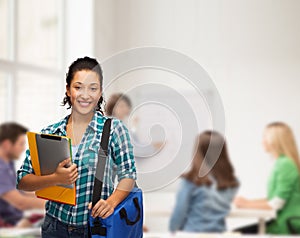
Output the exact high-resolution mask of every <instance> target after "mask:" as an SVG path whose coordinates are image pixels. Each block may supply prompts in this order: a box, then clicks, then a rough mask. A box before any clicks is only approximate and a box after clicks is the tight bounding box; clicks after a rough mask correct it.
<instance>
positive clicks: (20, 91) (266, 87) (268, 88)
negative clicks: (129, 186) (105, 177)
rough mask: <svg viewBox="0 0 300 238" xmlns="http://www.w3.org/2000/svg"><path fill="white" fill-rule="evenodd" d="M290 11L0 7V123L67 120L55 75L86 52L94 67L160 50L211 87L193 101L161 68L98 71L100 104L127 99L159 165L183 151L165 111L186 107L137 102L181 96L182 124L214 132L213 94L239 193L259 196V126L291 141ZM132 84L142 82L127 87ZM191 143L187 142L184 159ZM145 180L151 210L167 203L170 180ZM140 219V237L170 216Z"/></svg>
mask: <svg viewBox="0 0 300 238" xmlns="http://www.w3.org/2000/svg"><path fill="white" fill-rule="evenodd" d="M299 11H300V2H299V1H298V0H287V1H282V0H272V1H271V0H263V1H261V0H245V1H239V0H210V1H207V0H185V1H180V0H165V1H159V0H152V1H137V0H126V1H117V0H110V1H105V0H84V1H83V0H61V1H60V0H44V1H38V0H26V1H25V0H0V105H1V106H0V122H5V121H17V122H19V123H21V124H23V125H25V126H26V127H28V128H30V130H31V131H39V130H40V129H41V128H43V127H44V126H45V125H48V124H50V123H52V122H55V121H57V120H58V119H60V118H61V117H62V116H64V115H66V114H67V113H68V111H67V110H66V108H64V107H61V106H60V104H61V101H62V99H63V96H64V92H65V73H66V71H67V66H68V65H70V63H71V62H72V61H74V60H75V59H77V58H79V57H83V56H85V55H88V56H92V57H96V58H97V59H98V60H99V62H100V63H101V62H103V61H105V60H107V59H109V58H110V57H112V56H113V55H116V54H118V53H120V52H123V51H126V50H129V49H134V48H142V47H158V48H166V49H170V50H172V51H176V52H180V53H181V54H183V55H186V56H187V57H189V58H191V59H193V60H194V61H196V62H197V63H198V64H199V65H200V66H201V67H202V68H203V69H204V70H205V71H206V72H207V74H208V75H209V77H210V78H211V80H212V81H213V83H214V84H215V87H216V89H217V91H215V90H212V89H211V88H204V89H203V91H202V92H201V95H202V97H200V96H199V94H198V93H197V92H195V90H194V89H191V87H190V86H189V84H187V83H186V80H185V79H183V78H182V77H180V75H178V74H175V73H173V72H168V71H166V70H160V69H155V68H144V69H137V70H133V71H130V72H127V73H126V74H123V75H120V76H118V78H117V79H111V78H105V68H104V69H103V70H104V82H105V85H107V87H108V86H110V87H109V90H108V92H107V94H106V95H104V97H105V98H106V99H107V98H108V97H109V96H110V95H111V94H113V93H115V92H124V93H126V94H127V95H128V96H130V98H131V100H132V101H133V108H135V109H136V110H135V111H134V113H135V114H134V116H136V117H138V118H139V120H138V123H139V124H138V125H139V127H138V129H139V131H138V133H139V135H140V137H141V138H142V140H143V141H144V142H145V143H147V142H149V140H151V139H152V140H154V141H155V140H161V138H163V140H165V142H166V143H165V146H164V147H163V148H162V151H161V153H159V154H157V155H156V158H157V160H156V161H160V162H157V166H156V167H155V166H154V169H158V168H160V167H161V166H167V162H166V161H169V160H172V158H173V157H174V155H175V154H176V149H177V148H178V146H179V147H180V146H182V145H183V144H182V143H183V142H182V141H180V140H179V139H178V138H179V137H180V135H181V131H180V130H185V131H188V130H189V129H191V128H192V127H191V128H189V127H187V128H182V127H181V126H180V123H179V122H180V120H179V122H178V120H177V119H175V117H174V118H173V116H172V115H173V114H172V115H171V116H170V114H169V113H170V112H171V111H172V110H175V111H176V110H179V111H180V110H181V109H182V110H184V108H180V107H181V106H182V105H181V104H180V103H179V104H178V108H171V109H172V110H171V109H168V108H167V107H162V106H161V105H158V106H157V107H155V103H153V104H150V105H149V107H147V105H144V106H143V103H144V102H145V100H146V99H147V98H148V97H149V98H155V99H156V100H157V102H159V101H161V100H163V101H168V100H169V101H170V102H171V101H176V100H178V98H177V96H178V95H179V96H182V95H183V96H185V97H186V100H187V101H188V102H189V104H190V105H191V107H192V108H193V109H194V114H193V115H186V117H191V118H196V120H197V122H198V124H197V126H198V131H197V133H200V132H201V131H203V130H205V129H210V128H211V127H212V124H211V119H210V110H214V109H213V108H208V107H207V104H205V100H207V98H209V100H213V99H214V97H216V96H220V98H221V99H222V104H223V107H224V112H225V114H224V115H225V136H226V140H227V143H228V149H229V154H230V158H231V160H232V162H233V165H234V167H235V170H236V175H237V177H238V178H239V180H240V182H241V187H240V189H239V194H240V195H243V196H246V197H250V198H257V197H264V196H265V195H266V183H267V178H268V174H269V171H270V169H271V166H272V159H271V158H270V156H269V155H268V154H266V153H265V152H264V150H263V147H262V133H263V129H264V127H265V125H266V124H268V123H269V122H272V121H284V122H286V123H287V124H289V125H290V126H291V128H292V129H293V131H294V133H295V136H296V140H297V141H298V142H299V141H300V113H299V112H298V108H299V105H298V104H299V103H298V102H299V100H300V93H299V89H300V80H299V78H300V47H299V42H300V31H299V21H300V15H299ZM199 80H201V79H200V78H199ZM141 83H145V84H146V86H145V87H143V88H141V90H137V85H138V84H141ZM151 83H152V84H153V83H155V84H156V85H160V84H161V85H167V86H168V85H170V87H172V89H174V90H175V91H176V92H177V95H175V96H173V95H168V93H166V92H167V91H164V87H161V88H160V87H149V88H147V84H151ZM216 94H217V95H216ZM46 95H47V96H46ZM203 95H204V96H203ZM172 105H173V104H172ZM182 107H183V106H182ZM170 118H171V119H170ZM157 125H158V127H155V126H157ZM153 127H154V129H153ZM151 128H152V129H153V130H152V132H151ZM155 128H156V129H155ZM150 132H151V133H150ZM149 135H150V138H149ZM151 137H152V138H151ZM157 138H158V139H157ZM192 139H193V138H192ZM192 141H193V140H192ZM192 147H193V145H191V144H189V145H187V146H186V149H185V152H184V154H186V157H187V158H188V157H190V156H191V153H192V151H191V150H190V148H192ZM23 159H24V157H22V158H20V160H19V161H18V163H17V166H16V167H17V168H18V167H19V165H20V164H21V162H22V160H23ZM183 159H184V158H183ZM140 176H142V175H140ZM144 183H145V184H143V185H144V186H145V187H146V188H147V189H148V188H149V189H148V190H149V191H146V193H145V208H146V209H147V208H149V210H151V207H153V206H155V204H156V203H158V202H159V201H162V202H165V203H168V202H169V201H170V199H172V198H173V197H174V196H175V192H176V190H177V186H178V183H177V180H175V181H170V183H166V184H162V185H163V186H162V187H163V188H153V187H151V186H150V185H149V181H145V182H144ZM148 185H149V187H148ZM145 214H146V217H145V222H146V225H147V227H148V229H149V230H151V231H153V232H166V231H167V229H168V219H169V217H168V215H165V214H158V215H155V217H152V216H151V215H149V216H147V212H146V213H145ZM229 222H230V224H231V226H235V225H236V223H239V221H237V220H234V221H229Z"/></svg>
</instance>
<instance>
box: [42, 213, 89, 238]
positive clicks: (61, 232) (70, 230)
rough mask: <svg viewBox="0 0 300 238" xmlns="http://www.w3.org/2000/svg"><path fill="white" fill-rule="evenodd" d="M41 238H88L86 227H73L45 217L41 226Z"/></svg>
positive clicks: (47, 216)
mask: <svg viewBox="0 0 300 238" xmlns="http://www.w3.org/2000/svg"><path fill="white" fill-rule="evenodd" d="M42 237H43V238H68V237H70V238H89V229H88V225H82V226H74V225H68V224H66V223H63V222H60V221H59V220H57V219H56V218H53V217H51V216H49V215H46V217H45V221H44V223H43V225H42Z"/></svg>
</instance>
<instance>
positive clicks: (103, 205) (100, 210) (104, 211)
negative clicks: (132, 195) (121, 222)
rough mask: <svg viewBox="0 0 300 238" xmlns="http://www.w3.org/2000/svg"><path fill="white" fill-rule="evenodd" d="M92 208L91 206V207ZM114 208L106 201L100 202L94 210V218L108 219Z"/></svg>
mask: <svg viewBox="0 0 300 238" xmlns="http://www.w3.org/2000/svg"><path fill="white" fill-rule="evenodd" d="M89 207H91V205H90V206H89ZM113 211H114V209H113V207H112V206H111V205H110V204H109V203H108V202H107V201H105V200H102V199H101V200H100V201H98V202H97V203H96V205H95V206H94V207H93V210H92V217H99V216H100V217H102V218H106V217H108V216H110V215H111V214H112V213H113Z"/></svg>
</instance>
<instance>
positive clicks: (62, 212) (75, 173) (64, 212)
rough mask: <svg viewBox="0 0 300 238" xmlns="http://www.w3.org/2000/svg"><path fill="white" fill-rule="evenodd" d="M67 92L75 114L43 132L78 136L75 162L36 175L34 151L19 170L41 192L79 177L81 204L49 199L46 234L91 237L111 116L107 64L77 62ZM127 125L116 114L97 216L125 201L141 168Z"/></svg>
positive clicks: (26, 185) (23, 185) (25, 186)
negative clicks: (106, 108) (105, 93)
mask: <svg viewBox="0 0 300 238" xmlns="http://www.w3.org/2000/svg"><path fill="white" fill-rule="evenodd" d="M66 83H67V85H66V97H65V98H64V101H63V105H66V104H67V105H69V108H71V114H70V115H68V116H67V117H65V118H63V119H62V120H61V121H59V122H57V123H55V124H53V125H50V126H48V127H46V128H45V129H43V130H42V133H47V134H57V135H61V136H68V137H70V138H71V139H72V150H73V151H72V154H73V159H72V162H73V164H72V165H71V166H69V167H68V168H66V167H65V165H67V164H69V163H70V159H67V160H65V161H63V162H61V163H60V164H59V165H58V167H57V169H56V171H55V173H53V174H50V175H46V176H36V175H35V174H34V170H33V168H32V165H31V161H30V155H29V152H28V153H27V157H26V158H25V160H24V163H23V165H22V166H21V168H20V170H19V171H18V181H17V183H18V185H17V186H18V188H19V189H21V190H25V191H36V190H39V189H42V188H46V187H49V186H54V185H57V184H73V183H74V182H76V206H70V205H66V204H60V203H57V202H52V201H48V202H47V204H46V218H45V222H44V224H43V225H42V237H53V238H54V237H55V238H59V237H64V238H65V237H72V238H73V237H88V226H87V223H88V216H89V209H90V208H91V199H92V191H93V181H94V175H95V168H96V164H97V158H98V150H99V146H100V139H101V135H102V129H103V125H104V122H105V120H106V119H107V118H106V117H105V116H103V115H102V111H101V104H102V102H103V97H102V87H103V76H102V69H101V67H100V65H99V63H98V62H97V60H96V59H92V58H89V57H84V58H79V59H77V60H76V61H75V62H73V63H72V64H71V66H70V67H69V71H68V73H67V77H66ZM132 151H133V149H132V145H131V143H130V139H129V134H128V131H127V128H126V127H125V126H124V125H123V124H122V122H120V121H119V120H117V119H113V121H112V126H111V133H110V139H109V148H108V154H109V156H108V159H107V163H106V169H105V175H104V181H103V189H102V195H101V198H102V199H101V200H100V201H99V202H98V203H97V204H96V205H95V206H94V208H93V209H92V212H91V213H92V216H93V217H97V216H100V217H102V218H106V217H108V216H110V215H111V214H112V213H113V211H114V208H115V207H116V206H117V205H118V204H119V203H120V202H121V201H123V199H124V198H126V196H127V195H128V194H129V192H130V191H131V189H132V188H133V186H134V183H135V179H136V169H135V162H134V156H133V152H132ZM113 166H116V167H117V176H118V181H119V183H118V185H117V187H116V188H115V189H114V184H113V181H112V179H111V177H112V168H113Z"/></svg>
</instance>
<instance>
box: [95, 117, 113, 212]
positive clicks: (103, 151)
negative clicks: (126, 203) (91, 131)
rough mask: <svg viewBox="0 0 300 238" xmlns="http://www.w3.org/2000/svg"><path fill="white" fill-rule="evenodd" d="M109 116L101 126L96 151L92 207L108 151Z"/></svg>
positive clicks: (100, 184)
mask: <svg viewBox="0 0 300 238" xmlns="http://www.w3.org/2000/svg"><path fill="white" fill-rule="evenodd" d="M110 125H111V118H108V119H107V120H106V121H105V123H104V126H103V131H102V137H101V142H100V148H99V153H98V163H97V167H96V174H95V179H94V189H93V200H92V207H94V205H95V204H96V203H97V202H98V201H99V199H100V197H101V192H102V185H103V177H104V171H105V165H106V157H107V155H108V154H107V152H108V140H109V134H110Z"/></svg>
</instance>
